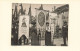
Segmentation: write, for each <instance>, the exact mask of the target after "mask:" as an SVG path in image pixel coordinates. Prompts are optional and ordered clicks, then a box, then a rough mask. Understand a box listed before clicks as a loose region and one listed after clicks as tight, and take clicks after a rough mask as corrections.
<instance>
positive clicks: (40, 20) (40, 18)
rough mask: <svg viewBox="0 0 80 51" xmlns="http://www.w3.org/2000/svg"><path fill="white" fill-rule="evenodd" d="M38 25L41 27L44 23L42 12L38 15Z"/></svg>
mask: <svg viewBox="0 0 80 51" xmlns="http://www.w3.org/2000/svg"><path fill="white" fill-rule="evenodd" d="M38 23H39V25H40V26H43V25H44V23H45V15H44V13H43V12H40V13H39V15H38Z"/></svg>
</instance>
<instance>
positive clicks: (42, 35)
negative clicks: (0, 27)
mask: <svg viewBox="0 0 80 51" xmlns="http://www.w3.org/2000/svg"><path fill="white" fill-rule="evenodd" d="M68 18H69V5H68V4H27V3H12V25H11V45H12V46H14V45H16V46H17V45H18V46H24V45H25V46H68Z"/></svg>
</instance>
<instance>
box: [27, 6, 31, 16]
mask: <svg viewBox="0 0 80 51" xmlns="http://www.w3.org/2000/svg"><path fill="white" fill-rule="evenodd" d="M28 15H29V16H31V5H30V7H29V12H28Z"/></svg>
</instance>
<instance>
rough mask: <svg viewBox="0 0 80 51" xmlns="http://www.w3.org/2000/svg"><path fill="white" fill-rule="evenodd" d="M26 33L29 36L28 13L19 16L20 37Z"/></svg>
mask: <svg viewBox="0 0 80 51" xmlns="http://www.w3.org/2000/svg"><path fill="white" fill-rule="evenodd" d="M22 35H25V36H26V37H27V38H29V16H28V15H20V17H19V34H18V39H19V38H20V37H21V36H22Z"/></svg>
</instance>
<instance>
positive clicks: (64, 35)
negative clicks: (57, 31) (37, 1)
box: [62, 22, 68, 46]
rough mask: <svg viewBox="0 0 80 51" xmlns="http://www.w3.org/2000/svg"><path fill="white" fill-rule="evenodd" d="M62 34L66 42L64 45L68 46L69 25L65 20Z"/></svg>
mask: <svg viewBox="0 0 80 51" xmlns="http://www.w3.org/2000/svg"><path fill="white" fill-rule="evenodd" d="M62 35H63V42H64V44H63V45H64V46H66V45H67V44H66V39H67V40H68V25H67V22H64V24H63V26H62Z"/></svg>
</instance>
